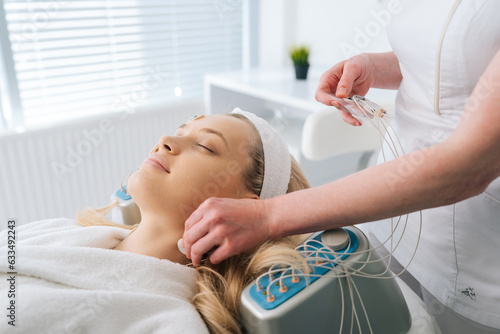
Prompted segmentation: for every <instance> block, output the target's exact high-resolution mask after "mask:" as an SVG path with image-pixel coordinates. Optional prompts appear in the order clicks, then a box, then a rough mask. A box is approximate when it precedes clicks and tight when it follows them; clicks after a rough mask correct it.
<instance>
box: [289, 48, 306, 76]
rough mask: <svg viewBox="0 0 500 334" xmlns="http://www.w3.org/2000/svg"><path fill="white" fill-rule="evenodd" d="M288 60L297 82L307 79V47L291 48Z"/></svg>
mask: <svg viewBox="0 0 500 334" xmlns="http://www.w3.org/2000/svg"><path fill="white" fill-rule="evenodd" d="M290 58H292V61H293V65H294V66H295V77H296V78H297V79H299V80H304V79H307V71H308V70H309V48H308V47H307V46H292V47H291V48H290Z"/></svg>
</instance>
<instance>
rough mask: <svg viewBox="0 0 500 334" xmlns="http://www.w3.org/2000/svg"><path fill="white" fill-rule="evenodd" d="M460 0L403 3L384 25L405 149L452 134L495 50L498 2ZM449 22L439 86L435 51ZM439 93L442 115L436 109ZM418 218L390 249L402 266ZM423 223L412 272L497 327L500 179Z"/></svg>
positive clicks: (375, 227)
mask: <svg viewBox="0 0 500 334" xmlns="http://www.w3.org/2000/svg"><path fill="white" fill-rule="evenodd" d="M458 2H459V4H458V7H457V8H456V11H455V13H454V14H453V15H452V16H450V15H451V12H452V9H453V7H454V6H455V5H456V4H457V1H455V0H440V1H436V0H418V1H417V0H415V1H410V0H407V1H401V7H402V8H403V10H402V11H401V12H400V13H398V14H396V15H393V16H392V22H391V24H390V26H389V27H388V36H389V40H390V42H391V45H392V47H393V50H394V52H395V54H396V56H397V57H398V59H399V62H400V67H401V72H402V75H403V81H402V82H401V86H400V88H399V92H398V95H397V98H396V122H395V123H396V124H397V126H396V129H397V130H396V131H397V133H398V136H399V138H400V139H401V140H402V144H403V146H404V149H405V152H406V153H408V152H411V151H415V150H418V149H422V148H424V147H428V146H430V145H433V144H436V143H439V142H442V141H444V140H445V139H446V138H448V137H449V136H450V135H451V134H452V132H453V131H454V129H455V127H456V125H457V123H458V120H459V118H460V116H461V114H462V112H463V110H464V108H465V104H466V102H467V100H468V98H469V96H470V94H471V92H472V90H473V89H474V87H475V86H476V83H477V82H478V80H479V78H480V76H481V74H482V73H483V71H484V70H485V68H486V67H487V65H488V64H489V62H490V60H491V59H492V57H493V56H494V55H495V53H496V52H497V51H498V49H499V47H500V1H498V0H489V1H488V0H463V1H461V2H460V1H458ZM448 19H450V20H449V26H448V28H447V29H446V32H445V35H444V40H443V44H442V53H441V57H440V70H439V74H440V78H439V81H438V84H437V85H438V87H436V81H437V80H436V59H437V58H436V54H437V50H438V47H439V44H440V37H441V33H442V31H443V29H444V27H445V26H446V23H447V21H448ZM437 90H438V93H439V100H438V101H439V112H440V115H438V113H437V112H436V110H435V98H436V91H437ZM498 112H500V110H498ZM499 145H500V143H499ZM386 153H387V152H386ZM415 168H418V162H417V163H416V165H415ZM407 172H408V173H411V170H409V171H407ZM419 221H420V216H419V214H418V213H413V214H411V215H410V219H409V223H408V226H407V229H406V231H405V235H404V238H403V241H402V243H401V245H400V246H399V247H398V248H397V250H396V251H395V256H396V258H397V259H398V260H399V262H400V263H401V264H403V265H406V264H408V262H409V261H410V259H411V257H412V255H413V251H414V249H415V247H416V242H417V236H418V233H419ZM422 221H423V225H422V235H421V239H420V244H419V246H418V251H417V253H416V256H415V258H414V259H413V261H412V262H411V265H410V267H409V271H410V272H411V274H412V275H413V276H415V277H416V278H417V280H418V281H419V282H420V283H421V284H422V285H423V286H424V287H425V288H426V289H427V290H429V291H430V292H431V293H432V294H433V295H434V296H435V297H436V298H438V299H439V300H440V301H441V302H442V303H443V304H445V305H446V306H448V307H449V308H451V309H453V310H454V311H455V312H457V313H459V314H461V315H463V316H465V317H467V318H469V319H471V320H474V321H476V322H479V323H481V324H483V325H486V326H490V327H494V328H500V179H496V180H495V181H494V182H493V183H491V184H490V185H489V187H488V188H487V189H486V191H485V192H483V193H482V194H480V195H478V196H475V197H473V198H469V199H467V200H465V201H462V202H459V203H456V204H454V205H449V206H445V207H440V208H435V209H430V210H425V211H423V220H422ZM367 225H370V226H369V227H368V229H370V230H371V232H372V233H374V234H375V235H376V236H377V238H378V239H379V240H381V241H383V240H385V239H386V238H387V236H388V231H389V229H390V225H388V224H385V223H381V224H380V223H374V224H367Z"/></svg>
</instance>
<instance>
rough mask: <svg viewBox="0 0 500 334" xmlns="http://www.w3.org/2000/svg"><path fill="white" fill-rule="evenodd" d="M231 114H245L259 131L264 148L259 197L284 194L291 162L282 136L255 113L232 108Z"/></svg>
mask: <svg viewBox="0 0 500 334" xmlns="http://www.w3.org/2000/svg"><path fill="white" fill-rule="evenodd" d="M232 114H241V115H243V116H245V117H246V118H248V120H249V121H250V122H252V123H253V124H254V125H255V127H256V128H257V131H259V135H260V139H261V141H262V146H263V148H264V181H263V182H262V189H261V191H260V196H259V198H260V199H267V198H272V197H276V196H280V195H284V194H286V192H287V190H288V183H289V182H290V172H291V167H292V162H291V159H290V152H289V151H288V146H287V145H286V143H285V141H284V140H283V138H282V137H281V136H280V135H279V133H278V132H276V130H274V129H273V128H272V127H271V125H270V124H269V123H268V122H266V121H265V120H263V119H262V118H260V117H258V116H256V115H255V114H252V113H250V112H247V111H243V110H241V109H240V108H236V109H234V110H233V111H232Z"/></svg>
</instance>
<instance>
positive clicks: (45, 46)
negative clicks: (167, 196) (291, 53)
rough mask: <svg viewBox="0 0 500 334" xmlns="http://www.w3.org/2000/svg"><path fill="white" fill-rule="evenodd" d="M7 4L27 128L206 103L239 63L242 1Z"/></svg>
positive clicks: (7, 15) (42, 2) (154, 0)
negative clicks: (212, 78)
mask: <svg viewBox="0 0 500 334" xmlns="http://www.w3.org/2000/svg"><path fill="white" fill-rule="evenodd" d="M3 4H4V9H5V13H6V21H7V29H8V32H9V39H10V42H11V50H12V57H13V59H14V64H15V72H16V76H17V83H18V89H19V95H20V101H21V107H22V108H21V109H22V110H21V112H22V113H23V117H24V122H25V124H26V125H31V124H38V123H40V122H54V121H58V120H61V119H68V118H74V117H80V116H81V115H89V114H97V113H101V112H108V111H115V110H116V111H123V110H125V111H129V110H131V109H133V108H135V107H137V106H138V105H145V104H155V105H159V104H163V103H168V102H169V101H172V100H175V99H179V98H192V97H197V96H200V97H201V96H202V87H203V85H202V83H203V74H204V73H206V72H213V71H223V70H233V69H239V68H241V67H242V44H243V43H242V40H243V38H242V34H243V29H242V4H241V1H235V0H184V1H183V0H177V1H174V0H135V1H131V0H119V1H27V0H24V1H14V0H4V1H3ZM13 112H16V111H13ZM17 112H18V111H17Z"/></svg>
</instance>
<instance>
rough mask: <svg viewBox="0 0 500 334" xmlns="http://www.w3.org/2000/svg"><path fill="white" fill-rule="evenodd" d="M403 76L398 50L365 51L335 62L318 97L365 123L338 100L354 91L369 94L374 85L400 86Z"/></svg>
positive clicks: (345, 116) (349, 119) (348, 120)
mask: <svg viewBox="0 0 500 334" xmlns="http://www.w3.org/2000/svg"><path fill="white" fill-rule="evenodd" d="M402 79H403V76H402V75H401V69H400V68H399V61H398V58H397V57H396V55H395V54H394V52H392V51H391V52H384V53H363V54H360V55H358V56H354V57H352V58H349V59H347V60H344V61H341V62H340V63H338V64H336V65H335V66H333V67H332V68H331V69H329V70H328V71H326V72H325V73H324V74H323V75H322V76H321V79H320V80H319V84H318V89H317V90H316V100H318V101H319V102H321V103H323V104H326V105H327V106H334V107H336V108H337V109H339V110H340V114H341V116H342V119H343V120H344V121H345V122H346V123H349V124H351V125H361V123H360V122H359V121H358V120H357V119H355V118H354V117H352V115H351V113H349V112H348V111H347V110H346V109H345V108H344V107H342V106H341V105H339V103H338V102H336V101H335V99H336V97H337V98H345V97H348V96H352V95H362V96H365V95H366V93H367V92H368V90H369V89H370V88H371V87H374V88H383V89H398V88H399V85H400V84H401V80H402Z"/></svg>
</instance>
